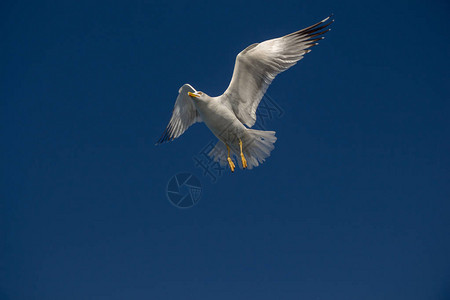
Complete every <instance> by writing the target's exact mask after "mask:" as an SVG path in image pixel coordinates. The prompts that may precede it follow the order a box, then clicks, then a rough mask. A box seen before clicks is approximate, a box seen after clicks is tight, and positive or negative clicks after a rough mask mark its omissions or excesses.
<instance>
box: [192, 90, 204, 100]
mask: <svg viewBox="0 0 450 300" xmlns="http://www.w3.org/2000/svg"><path fill="white" fill-rule="evenodd" d="M188 95H189V96H190V97H192V98H194V100H206V97H207V95H206V94H205V93H203V92H200V91H196V92H194V93H191V92H188Z"/></svg>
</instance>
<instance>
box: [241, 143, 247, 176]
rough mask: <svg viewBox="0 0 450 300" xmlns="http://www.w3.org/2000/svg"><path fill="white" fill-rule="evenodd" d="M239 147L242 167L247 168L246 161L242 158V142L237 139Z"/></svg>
mask: <svg viewBox="0 0 450 300" xmlns="http://www.w3.org/2000/svg"><path fill="white" fill-rule="evenodd" d="M239 147H240V148H241V159H242V167H243V168H244V169H245V168H247V160H246V159H245V157H244V153H243V152H242V141H241V139H239Z"/></svg>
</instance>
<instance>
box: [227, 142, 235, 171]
mask: <svg viewBox="0 0 450 300" xmlns="http://www.w3.org/2000/svg"><path fill="white" fill-rule="evenodd" d="M227 150H228V157H227V160H228V164H229V165H230V169H231V172H234V168H235V166H234V163H233V161H232V160H231V157H230V147H228V145H227Z"/></svg>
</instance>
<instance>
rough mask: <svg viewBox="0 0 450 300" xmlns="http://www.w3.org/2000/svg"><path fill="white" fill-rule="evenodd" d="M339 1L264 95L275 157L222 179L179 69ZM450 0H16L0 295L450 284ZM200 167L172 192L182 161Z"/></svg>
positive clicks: (4, 17) (278, 295)
mask: <svg viewBox="0 0 450 300" xmlns="http://www.w3.org/2000/svg"><path fill="white" fill-rule="evenodd" d="M330 13H334V14H335V19H336V22H335V23H334V24H333V29H332V31H331V32H329V33H328V34H327V37H326V39H325V40H324V41H323V42H321V44H320V45H319V46H317V47H315V48H314V49H313V51H312V52H311V53H310V54H308V55H307V56H306V57H305V59H303V60H302V61H301V62H300V63H299V64H298V65H296V66H295V67H293V68H292V69H290V70H288V71H287V72H285V73H283V74H281V75H280V76H278V77H277V78H276V80H275V81H274V83H273V84H272V86H271V87H270V88H269V91H268V94H269V95H270V96H271V98H272V99H274V100H275V101H276V103H278V104H279V105H280V107H282V108H283V110H284V115H283V116H282V117H280V118H277V119H273V120H271V121H270V123H269V124H268V128H267V129H270V130H275V131H277V137H278V141H277V143H276V148H275V150H274V151H273V152H272V155H271V157H270V158H269V159H268V160H267V162H266V163H265V164H263V165H262V166H261V167H258V168H256V169H254V170H252V171H241V170H238V171H237V172H235V173H234V174H230V173H229V172H226V173H225V174H224V175H223V176H222V177H220V179H219V180H218V181H217V182H216V183H211V181H210V180H209V178H207V177H204V176H203V175H202V171H201V170H200V169H199V168H196V167H195V165H194V162H193V159H192V157H193V156H194V155H196V154H198V152H199V150H200V149H201V148H202V147H203V146H204V145H205V144H206V143H207V142H208V141H210V140H212V139H213V135H212V134H211V133H210V132H209V130H207V128H206V127H205V126H204V125H203V124H201V125H195V126H193V127H191V128H190V129H189V130H188V131H187V132H186V133H185V134H184V135H183V136H182V137H181V138H179V139H177V140H175V141H174V142H172V143H170V144H165V145H162V146H158V147H155V146H154V144H155V142H156V140H157V139H158V138H159V136H160V135H161V133H162V132H163V130H164V128H165V126H166V125H167V122H168V120H169V117H170V113H171V110H172V107H173V103H174V101H175V98H176V96H177V91H178V88H179V87H180V86H181V85H182V84H184V83H191V84H192V85H193V86H194V87H195V88H197V89H198V90H202V91H204V92H206V93H208V94H209V95H213V96H214V95H219V94H221V93H222V92H223V91H224V90H225V89H226V87H227V85H228V83H229V80H230V78H231V73H232V69H233V64H234V59H235V56H236V54H237V53H238V52H239V51H241V50H242V49H244V48H245V47H246V46H248V45H250V44H252V43H255V42H260V41H263V40H266V39H269V38H274V37H278V36H281V35H284V34H287V33H290V32H293V31H296V30H299V29H301V28H303V27H306V26H309V25H311V24H313V23H315V22H317V21H319V20H321V19H323V18H324V17H326V16H327V15H329V14H330ZM449 13H450V5H449V3H448V1H428V2H425V1H371V2H367V1H356V0H354V1H345V0H343V1H312V0H311V1H310V0H307V1H266V2H263V1H254V2H251V3H250V2H245V3H241V2H240V1H227V2H220V3H219V2H211V1H173V2H167V1H161V2H152V1H121V2H120V3H118V1H56V3H54V2H47V1H3V2H2V4H0V28H1V31H0V34H1V47H0V62H1V70H2V72H1V73H0V77H1V81H0V101H1V104H0V105H1V128H0V130H1V137H2V147H1V153H2V155H1V175H2V179H1V200H0V234H1V241H0V298H1V299H11V300H12V299H14V300H15V299H321V300H322V299H332V300H338V299H345V300H348V299H355V300H360V299H365V300H371V299H395V300H397V299H408V300H414V299H448V297H450V289H449V286H450V255H449V253H450V234H449V231H450V203H449V199H450V184H449V174H450V172H449V171H450V170H449V168H450V161H449V155H448V154H449V153H450V142H449V136H450V132H449V131H450V130H449V129H450V126H449V120H448V116H449V113H450V110H449V108H450V107H449V106H450V105H449V99H450V76H449V70H450V60H449V56H448V55H449V53H450V43H449V38H448V37H449V35H450V33H449V29H450V26H449V25H450V21H449ZM182 171H184V172H191V173H194V174H195V175H196V176H197V177H198V178H199V179H200V180H201V182H202V184H203V187H204V190H203V195H202V199H201V200H200V202H199V203H198V204H197V205H196V206H195V207H192V208H190V209H185V210H181V209H177V208H175V207H174V206H172V205H171V204H170V203H169V202H168V200H167V199H166V195H165V189H166V184H167V182H168V180H169V179H170V178H171V177H172V176H173V175H174V174H176V173H178V172H182Z"/></svg>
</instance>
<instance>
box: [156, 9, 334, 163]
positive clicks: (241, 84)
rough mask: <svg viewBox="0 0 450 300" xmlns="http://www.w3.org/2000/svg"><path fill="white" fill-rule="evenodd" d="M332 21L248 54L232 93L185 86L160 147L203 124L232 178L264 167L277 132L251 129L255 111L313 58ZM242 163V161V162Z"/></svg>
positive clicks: (242, 57)
mask: <svg viewBox="0 0 450 300" xmlns="http://www.w3.org/2000/svg"><path fill="white" fill-rule="evenodd" d="M330 17H331V16H329V17H328V18H326V19H324V20H322V21H321V22H319V23H317V24H314V25H312V26H309V27H307V28H305V29H302V30H300V31H296V32H294V33H291V34H288V35H285V36H283V37H280V38H275V39H271V40H267V41H264V42H262V43H256V44H253V45H250V46H248V47H247V48H245V49H244V50H243V51H242V52H241V53H239V54H238V56H237V57H236V62H235V66H234V71H233V77H232V78H231V82H230V85H229V86H228V88H227V90H226V91H225V92H224V93H223V94H222V95H221V96H218V97H210V96H208V95H207V94H205V93H203V92H200V91H196V90H195V89H194V88H193V87H192V86H191V85H189V84H185V85H183V86H182V87H181V88H180V89H179V91H178V97H177V100H176V102H175V106H174V108H173V113H172V117H171V119H170V121H169V125H168V126H167V128H166V130H165V131H164V133H163V135H162V136H161V138H160V139H159V140H158V142H157V144H161V143H164V142H166V141H172V140H173V139H175V138H177V137H179V136H180V135H182V134H183V133H184V132H185V131H186V130H187V129H188V128H189V126H191V125H192V124H194V123H196V122H204V123H205V124H206V126H208V128H209V129H210V130H211V131H212V132H213V133H214V135H215V136H216V137H217V138H218V139H219V141H218V142H217V144H216V145H215V147H214V148H213V149H212V150H211V152H209V156H210V157H211V158H212V159H214V161H216V162H218V163H219V164H220V165H222V166H225V165H226V164H227V163H228V165H229V166H230V169H231V171H232V172H234V169H235V167H236V166H235V164H234V161H233V159H232V158H231V155H230V153H231V154H232V155H234V156H235V157H236V158H237V159H236V161H237V163H238V165H239V167H240V168H241V169H242V168H244V169H245V168H248V169H251V168H253V167H257V166H258V165H259V164H261V163H263V162H264V161H265V159H266V158H267V157H269V156H270V152H271V151H272V150H273V149H274V148H275V147H274V145H273V144H274V143H275V141H276V140H277V138H276V137H275V132H274V131H262V130H254V129H250V128H251V127H252V126H253V125H254V124H255V121H256V109H257V108H258V104H259V102H260V101H261V99H262V97H263V96H264V93H265V92H266V90H267V88H268V87H269V85H270V83H271V82H272V80H273V79H274V78H275V76H277V75H278V74H279V73H281V72H283V71H285V70H287V69H289V68H290V67H292V66H293V65H295V64H296V63H297V62H298V61H299V60H301V59H302V58H303V55H305V54H306V53H309V52H311V50H310V48H311V47H313V46H315V45H317V44H318V43H317V42H318V41H319V40H321V39H323V38H324V37H321V35H323V34H324V33H326V32H328V31H329V30H330V29H328V28H327V27H328V26H329V25H330V24H331V23H333V22H334V20H330ZM239 157H240V159H239Z"/></svg>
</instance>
